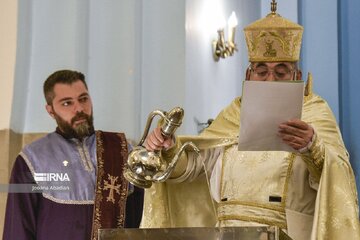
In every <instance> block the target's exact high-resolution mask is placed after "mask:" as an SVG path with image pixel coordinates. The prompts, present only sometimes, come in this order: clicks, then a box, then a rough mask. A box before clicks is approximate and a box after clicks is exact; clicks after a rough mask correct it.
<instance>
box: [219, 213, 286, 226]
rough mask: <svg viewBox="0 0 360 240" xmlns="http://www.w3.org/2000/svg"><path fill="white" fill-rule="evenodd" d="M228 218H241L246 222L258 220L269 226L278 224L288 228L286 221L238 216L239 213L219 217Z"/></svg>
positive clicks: (221, 219) (223, 219)
mask: <svg viewBox="0 0 360 240" xmlns="http://www.w3.org/2000/svg"><path fill="white" fill-rule="evenodd" d="M226 220H240V221H245V222H257V223H261V224H266V225H269V226H278V227H280V228H282V229H287V225H286V223H284V222H278V221H270V220H269V219H268V218H261V217H250V216H238V215H226V216H221V217H219V221H226Z"/></svg>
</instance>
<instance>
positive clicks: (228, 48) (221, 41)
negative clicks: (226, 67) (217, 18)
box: [213, 12, 238, 61]
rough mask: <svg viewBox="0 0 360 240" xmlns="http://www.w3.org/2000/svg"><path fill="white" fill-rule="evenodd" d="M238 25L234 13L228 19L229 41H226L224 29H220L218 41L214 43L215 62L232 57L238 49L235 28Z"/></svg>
mask: <svg viewBox="0 0 360 240" xmlns="http://www.w3.org/2000/svg"><path fill="white" fill-rule="evenodd" d="M237 24H238V21H237V18H236V15H235V12H232V13H231V15H230V17H229V19H228V23H227V25H228V41H225V37H224V28H220V29H219V30H218V31H217V32H218V39H217V40H214V41H213V56H214V59H215V61H219V59H220V58H226V57H229V56H232V55H233V54H234V52H235V51H237V50H238V49H237V47H236V44H235V28H236V26H237Z"/></svg>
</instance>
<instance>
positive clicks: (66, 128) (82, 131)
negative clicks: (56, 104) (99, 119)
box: [54, 112, 94, 140]
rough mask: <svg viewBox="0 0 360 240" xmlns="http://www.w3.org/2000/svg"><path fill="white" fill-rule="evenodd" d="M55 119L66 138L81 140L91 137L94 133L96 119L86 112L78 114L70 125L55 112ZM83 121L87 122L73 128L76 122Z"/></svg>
mask: <svg viewBox="0 0 360 240" xmlns="http://www.w3.org/2000/svg"><path fill="white" fill-rule="evenodd" d="M54 117H55V120H56V122H57V124H58V127H59V128H60V130H61V131H62V132H63V133H64V135H65V136H66V137H69V138H77V139H80V140H81V139H83V138H84V137H87V136H90V135H91V134H93V133H94V118H93V115H92V114H91V115H88V114H86V113H84V112H79V113H76V115H75V116H74V117H73V118H72V119H71V123H70V124H69V123H68V122H66V121H65V120H64V119H63V118H61V117H60V116H59V115H58V114H56V113H55V112H54ZM82 119H85V120H86V121H84V122H82V123H79V124H77V125H76V126H75V127H73V125H74V122H76V121H78V120H82Z"/></svg>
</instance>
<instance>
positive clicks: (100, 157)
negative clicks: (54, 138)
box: [92, 131, 105, 240]
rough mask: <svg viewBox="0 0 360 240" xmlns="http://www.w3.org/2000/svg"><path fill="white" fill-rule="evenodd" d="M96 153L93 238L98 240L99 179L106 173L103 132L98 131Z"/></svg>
mask: <svg viewBox="0 0 360 240" xmlns="http://www.w3.org/2000/svg"><path fill="white" fill-rule="evenodd" d="M95 134H96V154H97V164H98V165H97V179H96V188H95V196H96V197H95V202H94V213H93V215H94V216H93V226H92V236H93V239H92V240H97V237H96V236H97V232H98V230H99V229H100V227H101V222H100V218H101V214H102V213H101V210H100V205H101V201H102V198H103V196H102V189H101V184H100V182H99V181H101V179H102V177H103V176H104V174H105V171H104V146H103V141H102V138H101V132H100V131H96V132H95Z"/></svg>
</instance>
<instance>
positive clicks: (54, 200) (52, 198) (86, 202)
mask: <svg viewBox="0 0 360 240" xmlns="http://www.w3.org/2000/svg"><path fill="white" fill-rule="evenodd" d="M42 195H43V197H44V198H47V199H49V200H51V201H53V202H56V203H61V204H74V205H90V204H94V201H92V200H86V201H78V200H64V199H58V198H55V197H53V196H51V195H49V194H46V193H42Z"/></svg>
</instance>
